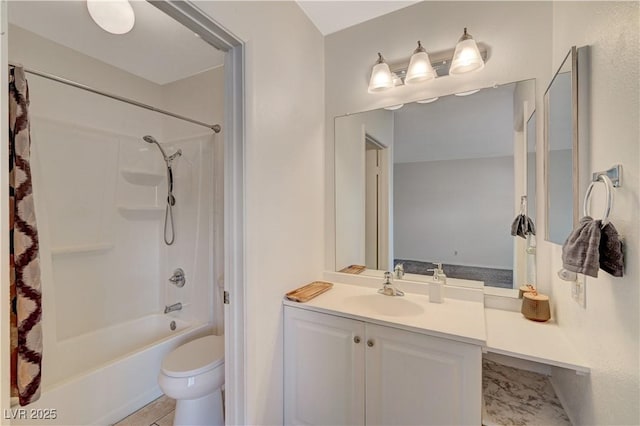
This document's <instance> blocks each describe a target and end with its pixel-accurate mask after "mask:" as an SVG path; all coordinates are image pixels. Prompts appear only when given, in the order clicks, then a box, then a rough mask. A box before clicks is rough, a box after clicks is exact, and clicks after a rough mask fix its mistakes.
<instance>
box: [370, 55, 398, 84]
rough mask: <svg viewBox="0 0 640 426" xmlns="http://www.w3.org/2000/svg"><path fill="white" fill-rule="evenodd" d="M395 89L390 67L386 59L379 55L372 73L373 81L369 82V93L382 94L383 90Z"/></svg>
mask: <svg viewBox="0 0 640 426" xmlns="http://www.w3.org/2000/svg"><path fill="white" fill-rule="evenodd" d="M392 87H393V76H392V75H391V70H390V69H389V65H388V64H387V63H386V62H385V61H384V58H383V57H382V55H381V54H380V53H378V60H377V61H376V64H375V65H374V66H373V70H372V71H371V79H370V80H369V93H375V92H380V91H382V90H387V89H391V88H392Z"/></svg>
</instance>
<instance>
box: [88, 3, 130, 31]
mask: <svg viewBox="0 0 640 426" xmlns="http://www.w3.org/2000/svg"><path fill="white" fill-rule="evenodd" d="M87 9H88V10H89V15H91V19H93V21H94V22H95V23H96V24H97V25H98V26H99V27H100V28H102V29H103V30H105V31H106V32H108V33H111V34H126V33H128V32H129V31H131V29H132V28H133V24H134V23H135V21H136V16H135V14H134V13H133V8H132V7H131V4H129V1H128V0H87Z"/></svg>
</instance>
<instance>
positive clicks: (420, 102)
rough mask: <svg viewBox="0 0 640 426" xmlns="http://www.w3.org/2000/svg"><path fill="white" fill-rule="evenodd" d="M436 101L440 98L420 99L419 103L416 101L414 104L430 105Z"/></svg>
mask: <svg viewBox="0 0 640 426" xmlns="http://www.w3.org/2000/svg"><path fill="white" fill-rule="evenodd" d="M438 99H440V98H439V97H437V96H436V97H435V98H429V99H421V100H419V101H416V103H418V104H430V103H431V102H435V101H437V100H438Z"/></svg>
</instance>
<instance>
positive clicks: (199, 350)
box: [162, 336, 224, 377]
mask: <svg viewBox="0 0 640 426" xmlns="http://www.w3.org/2000/svg"><path fill="white" fill-rule="evenodd" d="M223 363H224V336H206V337H201V338H199V339H196V340H192V341H191V342H188V343H185V344H184V345H182V346H179V347H177V348H176V349H174V350H173V351H171V352H170V353H169V354H168V355H167V356H166V357H165V358H164V360H163V361H162V373H163V374H165V375H167V376H169V377H190V376H197V375H199V374H202V373H205V372H207V371H209V370H212V369H214V368H216V367H218V366H219V365H221V364H223Z"/></svg>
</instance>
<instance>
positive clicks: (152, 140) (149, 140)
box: [142, 135, 158, 143]
mask: <svg viewBox="0 0 640 426" xmlns="http://www.w3.org/2000/svg"><path fill="white" fill-rule="evenodd" d="M142 139H144V141H145V142H148V143H158V141H157V140H156V138H154V137H153V136H151V135H146V136H143V137H142Z"/></svg>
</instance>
